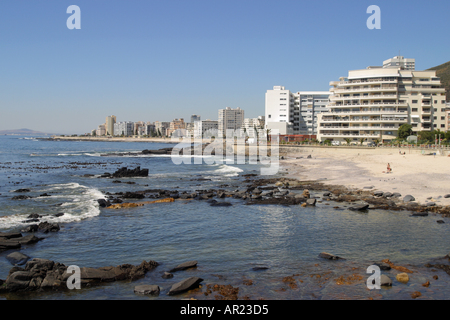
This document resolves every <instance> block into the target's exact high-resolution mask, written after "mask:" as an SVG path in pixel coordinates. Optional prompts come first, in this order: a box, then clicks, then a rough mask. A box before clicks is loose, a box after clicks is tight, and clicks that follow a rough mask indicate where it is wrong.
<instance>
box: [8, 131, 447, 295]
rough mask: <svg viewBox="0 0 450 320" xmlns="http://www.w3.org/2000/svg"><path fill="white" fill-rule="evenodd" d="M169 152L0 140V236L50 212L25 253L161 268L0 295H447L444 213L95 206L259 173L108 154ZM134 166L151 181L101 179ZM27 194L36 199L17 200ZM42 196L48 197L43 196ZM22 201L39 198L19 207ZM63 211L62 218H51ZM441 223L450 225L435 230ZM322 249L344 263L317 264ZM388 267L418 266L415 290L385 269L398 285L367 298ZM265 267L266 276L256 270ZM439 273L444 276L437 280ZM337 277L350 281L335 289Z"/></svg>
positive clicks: (188, 204)
mask: <svg viewBox="0 0 450 320" xmlns="http://www.w3.org/2000/svg"><path fill="white" fill-rule="evenodd" d="M171 146H173V145H171V144H164V143H143V142H86V141H83V142H79V141H70V142H67V141H48V140H41V139H36V137H21V136H1V137H0V232H5V231H16V230H20V229H22V228H24V227H25V226H26V225H29V224H30V223H24V222H23V221H25V220H27V217H28V215H30V214H32V213H37V214H40V215H43V216H44V218H42V219H41V221H49V222H58V223H59V224H60V225H61V230H60V231H59V232H57V233H49V234H41V233H38V234H37V235H38V236H39V237H45V239H44V240H43V241H40V242H38V243H36V244H32V245H27V246H23V247H22V249H21V250H20V251H21V252H22V253H25V254H27V255H28V256H30V257H32V258H43V259H50V260H54V261H58V262H60V263H64V264H65V265H67V266H69V265H77V266H80V267H103V266H111V265H120V264H126V263H128V264H133V265H138V264H140V263H141V262H142V261H143V260H145V261H149V260H154V261H157V262H158V263H159V264H160V266H158V267H157V268H156V269H155V270H153V271H151V272H149V273H148V274H147V275H146V277H145V278H143V279H140V280H137V281H134V282H130V281H119V282H114V283H108V284H105V285H101V286H96V287H92V288H85V289H81V290H71V291H69V290H67V291H64V292H44V293H27V294H24V293H22V294H8V295H4V296H1V295H0V299H99V300H103V299H152V300H153V299H155V300H157V299H181V298H189V297H194V298H196V299H214V298H215V296H214V293H213V294H209V295H205V290H206V289H205V286H203V288H202V289H200V290H198V292H190V293H186V294H183V295H179V296H175V297H171V296H167V291H168V290H169V289H170V287H171V286H172V285H173V284H174V283H176V282H178V281H180V280H182V279H184V278H187V277H190V276H199V277H201V278H203V279H204V281H203V285H206V284H224V285H225V284H231V285H233V286H234V287H239V297H240V298H250V299H261V298H262V299H280V300H284V299H286V300H288V299H289V300H291V299H367V298H375V299H409V298H411V297H410V294H411V293H412V292H414V291H420V292H421V293H422V297H421V299H447V297H448V296H449V293H450V289H449V288H450V286H449V285H448V284H449V279H450V278H449V275H447V274H446V273H444V272H443V271H440V270H435V269H429V268H426V267H424V265H425V264H426V263H428V262H430V261H435V259H439V258H441V257H443V256H445V255H446V254H448V253H449V252H450V246H449V243H450V233H449V224H450V221H448V219H446V218H442V217H440V216H437V215H433V214H431V215H430V216H428V217H415V218H412V217H410V216H409V215H410V213H409V212H405V211H403V212H391V211H386V210H371V211H370V212H368V213H358V212H353V211H350V210H347V209H346V208H345V207H344V208H343V210H335V209H334V208H333V207H334V206H336V205H338V206H340V207H343V204H334V203H332V202H326V201H323V202H320V203H318V204H317V206H316V207H314V208H311V207H307V208H301V207H299V206H276V205H252V206H249V205H245V202H244V201H242V200H240V199H233V198H227V199H226V201H229V202H231V203H232V204H233V206H231V207H211V206H210V205H209V204H208V203H207V202H205V201H196V200H190V201H187V200H177V201H175V202H173V203H160V204H148V205H145V206H143V207H138V208H132V209H122V210H108V209H104V208H99V206H98V204H97V199H101V198H105V193H106V192H110V193H112V194H114V193H116V192H126V191H140V190H146V189H166V190H178V191H185V190H186V191H195V190H207V189H219V188H220V189H225V190H236V189H239V188H243V187H245V186H246V185H247V184H248V183H246V182H244V180H245V178H244V177H242V176H241V175H243V174H247V173H259V172H260V167H259V166H258V165H249V164H245V165H231V164H214V165H207V164H201V165H194V164H192V165H187V164H182V165H175V164H174V163H173V162H172V160H171V158H170V157H169V156H151V155H149V156H138V157H135V156H108V157H104V156H102V155H104V154H108V153H110V154H111V153H118V152H121V153H126V152H130V151H141V150H144V149H160V148H167V147H171ZM136 166H140V167H141V168H148V169H150V174H149V176H148V177H145V178H127V179H124V178H121V179H118V180H121V181H122V183H112V181H113V180H111V179H104V178H99V177H98V176H99V175H101V174H103V173H105V172H110V173H112V172H114V171H115V170H117V169H118V168H121V167H128V168H135V167H136ZM283 170H284V169H283ZM87 175H88V176H87ZM280 177H281V175H280ZM199 179H200V180H199ZM202 179H210V181H209V180H208V181H205V180H202ZM125 182H134V184H126V183H125ZM22 188H26V189H30V192H28V193H15V192H13V191H14V190H17V189H22ZM44 193H47V194H48V195H50V197H45V196H40V195H42V194H44ZM16 195H28V196H31V197H32V198H31V199H26V200H12V198H13V197H14V196H16ZM312 195H313V196H319V197H321V195H322V194H321V193H320V192H317V193H313V194H312ZM318 200H320V199H318ZM219 201H222V200H219ZM57 213H64V215H62V216H60V217H55V216H54V214H57ZM436 220H444V221H445V222H446V223H445V224H437V223H436ZM324 251H325V252H330V253H333V254H336V255H338V256H341V257H344V258H346V260H343V261H327V260H322V259H320V258H318V254H319V253H320V252H324ZM9 253H11V251H5V252H1V253H0V279H6V277H7V275H8V272H9V270H10V269H11V267H12V265H11V264H10V263H9V262H8V261H7V259H6V256H7V255H8V254H9ZM382 259H390V260H391V261H392V262H394V263H395V264H396V265H401V266H405V267H407V268H409V269H411V270H413V271H414V273H413V274H412V275H410V278H411V280H410V282H409V283H408V284H406V285H405V284H400V283H398V282H396V280H395V275H396V274H397V273H398V272H397V271H395V270H391V271H386V272H383V273H385V274H386V275H388V276H389V277H390V278H391V279H393V280H394V285H393V287H392V288H390V289H382V290H372V291H370V290H368V289H367V287H366V285H365V280H366V279H367V278H368V277H369V276H370V274H367V272H366V270H367V268H368V267H369V266H370V265H372V264H373V262H375V261H381V260H382ZM189 260H197V261H198V267H197V268H196V269H192V270H187V271H182V272H177V273H175V276H174V278H173V279H162V278H161V275H162V274H163V273H164V271H167V270H169V269H171V268H173V267H175V266H176V265H178V264H180V263H182V262H185V261H189ZM260 266H264V267H266V268H267V269H265V270H260V271H254V269H253V268H254V267H260ZM434 275H438V277H439V279H438V280H434V279H433V278H432V277H433V276H434ZM288 276H293V278H294V280H295V285H293V286H292V285H291V286H289V285H288V283H287V282H286V281H283V279H285V278H286V277H288ZM342 277H344V279H347V280H348V281H347V283H345V284H338V279H339V278H342ZM354 279H356V280H358V281H353V280H354ZM427 281H430V282H431V285H430V287H428V288H425V287H423V286H422V284H423V283H425V282H427ZM140 284H157V285H159V286H160V287H161V294H160V295H159V296H156V297H148V296H140V295H136V294H134V292H133V288H134V287H135V286H136V285H140Z"/></svg>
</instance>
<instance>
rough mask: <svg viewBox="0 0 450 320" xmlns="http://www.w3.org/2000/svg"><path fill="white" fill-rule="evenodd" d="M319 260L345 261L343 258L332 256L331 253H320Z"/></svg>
mask: <svg viewBox="0 0 450 320" xmlns="http://www.w3.org/2000/svg"><path fill="white" fill-rule="evenodd" d="M319 258H322V259H327V260H345V259H344V258H341V257H338V256H335V255H333V254H331V253H327V252H322V253H320V254H319Z"/></svg>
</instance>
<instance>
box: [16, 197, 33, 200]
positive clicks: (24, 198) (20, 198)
mask: <svg viewBox="0 0 450 320" xmlns="http://www.w3.org/2000/svg"><path fill="white" fill-rule="evenodd" d="M26 199H31V197H30V196H15V197H12V200H26Z"/></svg>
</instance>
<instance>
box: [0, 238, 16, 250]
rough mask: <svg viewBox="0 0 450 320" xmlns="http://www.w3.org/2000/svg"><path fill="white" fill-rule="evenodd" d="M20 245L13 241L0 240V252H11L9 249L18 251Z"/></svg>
mask: <svg viewBox="0 0 450 320" xmlns="http://www.w3.org/2000/svg"><path fill="white" fill-rule="evenodd" d="M20 247H21V244H20V243H19V242H17V241H15V240H14V239H11V240H2V239H0V252H2V251H6V250H11V249H19V248H20Z"/></svg>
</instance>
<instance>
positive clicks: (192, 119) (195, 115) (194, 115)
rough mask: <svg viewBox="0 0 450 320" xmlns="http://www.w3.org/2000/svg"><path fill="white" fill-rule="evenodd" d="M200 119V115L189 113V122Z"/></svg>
mask: <svg viewBox="0 0 450 320" xmlns="http://www.w3.org/2000/svg"><path fill="white" fill-rule="evenodd" d="M200 120H202V117H201V116H199V115H198V114H193V115H191V123H194V122H196V121H200Z"/></svg>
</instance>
